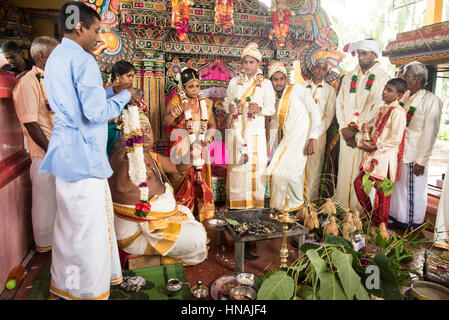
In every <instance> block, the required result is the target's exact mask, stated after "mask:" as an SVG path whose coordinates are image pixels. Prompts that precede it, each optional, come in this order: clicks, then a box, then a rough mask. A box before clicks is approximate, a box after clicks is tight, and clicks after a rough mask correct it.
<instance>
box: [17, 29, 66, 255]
mask: <svg viewBox="0 0 449 320" xmlns="http://www.w3.org/2000/svg"><path fill="white" fill-rule="evenodd" d="M57 45H58V41H57V40H56V39H53V38H49V37H39V38H36V39H34V41H33V43H32V44H31V49H30V53H31V57H32V58H33V60H34V62H35V66H34V67H33V68H32V70H30V71H28V72H27V73H26V74H25V75H24V76H23V77H22V78H21V79H20V80H19V82H18V83H17V85H16V87H15V88H14V91H13V100H14V105H15V108H16V112H17V117H18V119H19V121H20V123H21V125H22V131H23V133H24V134H25V136H26V138H27V141H28V148H29V150H30V156H31V159H32V163H31V168H30V177H31V182H32V207H31V218H32V225H33V234H34V240H35V243H36V249H37V251H39V252H47V251H50V250H51V241H52V237H53V226H54V222H55V215H56V190H55V177H54V176H52V175H49V174H47V173H40V172H39V167H40V165H41V163H42V159H43V158H44V156H45V152H46V151H47V147H48V141H49V140H50V137H51V130H52V128H53V121H52V112H51V110H50V109H49V107H48V101H47V96H46V92H45V88H44V70H45V64H46V63H47V59H48V56H49V55H50V53H51V52H52V51H53V49H54V48H55V47H56V46H57Z"/></svg>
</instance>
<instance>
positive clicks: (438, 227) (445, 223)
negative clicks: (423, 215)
mask: <svg viewBox="0 0 449 320" xmlns="http://www.w3.org/2000/svg"><path fill="white" fill-rule="evenodd" d="M434 240H435V246H437V247H440V248H444V249H449V166H448V167H447V171H446V175H445V177H444V183H443V190H442V192H441V196H440V204H439V205H438V214H437V219H436V222H435V233H434Z"/></svg>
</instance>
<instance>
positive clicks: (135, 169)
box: [123, 105, 151, 218]
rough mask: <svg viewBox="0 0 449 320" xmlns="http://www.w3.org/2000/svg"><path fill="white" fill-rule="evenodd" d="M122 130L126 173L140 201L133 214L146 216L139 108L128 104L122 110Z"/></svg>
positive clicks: (147, 205)
mask: <svg viewBox="0 0 449 320" xmlns="http://www.w3.org/2000/svg"><path fill="white" fill-rule="evenodd" d="M123 132H124V136H125V143H126V153H127V156H128V160H129V169H128V174H129V178H130V180H131V182H132V183H134V185H135V186H136V187H138V188H139V192H140V201H139V202H138V203H136V205H135V214H136V216H138V217H141V218H142V217H143V218H144V217H146V216H147V215H148V214H149V212H150V210H151V204H150V201H149V200H148V195H149V190H148V185H147V183H146V180H147V177H148V176H147V168H146V164H145V156H144V153H143V146H142V143H143V133H142V130H141V128H140V120H139V109H138V107H137V106H133V105H130V106H128V109H124V110H123Z"/></svg>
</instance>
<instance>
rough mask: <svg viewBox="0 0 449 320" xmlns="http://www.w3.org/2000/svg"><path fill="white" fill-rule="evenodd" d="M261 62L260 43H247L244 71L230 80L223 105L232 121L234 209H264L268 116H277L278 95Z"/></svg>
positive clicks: (229, 192) (230, 194)
mask: <svg viewBox="0 0 449 320" xmlns="http://www.w3.org/2000/svg"><path fill="white" fill-rule="evenodd" d="M261 61H262V54H261V53H260V51H259V50H258V48H257V44H255V43H250V44H248V45H247V46H246V47H245V48H244V49H243V52H242V63H243V70H244V72H243V73H241V74H240V75H238V76H237V77H234V78H233V79H231V81H230V82H229V87H228V90H227V93H226V98H225V100H224V103H223V106H224V108H225V111H226V112H227V113H228V114H230V115H229V120H230V122H231V124H230V130H227V133H226V150H227V152H228V154H229V161H230V163H229V164H228V173H227V175H228V177H227V185H226V198H227V199H226V201H227V206H228V207H229V208H231V209H248V208H263V207H264V196H265V188H266V177H264V176H263V171H264V170H265V168H266V164H267V143H266V135H265V117H266V116H271V115H273V114H274V113H275V108H274V103H275V94H274V90H273V86H272V85H271V82H270V80H268V79H265V78H264V76H263V74H262V70H261V69H259V67H260V63H261ZM231 117H232V119H231Z"/></svg>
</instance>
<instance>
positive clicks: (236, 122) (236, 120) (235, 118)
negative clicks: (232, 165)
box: [232, 73, 265, 164]
mask: <svg viewBox="0 0 449 320" xmlns="http://www.w3.org/2000/svg"><path fill="white" fill-rule="evenodd" d="M264 79H265V78H264V76H263V74H262V73H258V74H257V75H256V79H255V80H254V81H255V82H256V88H260V87H262V84H263V81H264ZM244 80H245V74H244V73H240V74H239V78H238V82H237V85H239V86H243V83H244ZM250 101H251V97H249V96H247V97H245V101H244V102H243V103H241V102H240V100H239V99H238V98H235V99H234V102H235V103H236V111H234V113H233V114H232V122H233V133H234V136H235V137H236V138H237V142H238V144H239V145H241V150H240V151H241V155H242V157H241V159H242V162H243V164H246V163H248V160H249V157H248V145H247V144H245V143H244V139H243V136H244V133H243V132H242V123H241V121H240V120H241V118H242V117H241V115H242V114H243V107H244V106H245V103H249V102H250ZM247 118H248V119H249V120H250V121H252V120H253V119H254V118H255V115H254V113H252V112H248V114H247Z"/></svg>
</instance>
